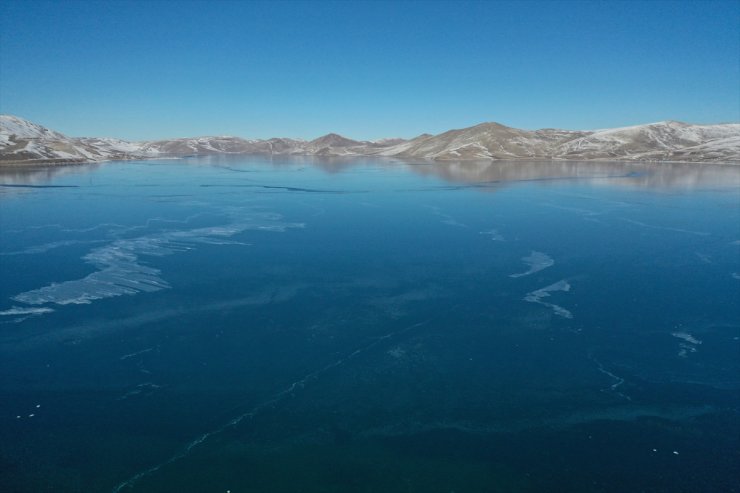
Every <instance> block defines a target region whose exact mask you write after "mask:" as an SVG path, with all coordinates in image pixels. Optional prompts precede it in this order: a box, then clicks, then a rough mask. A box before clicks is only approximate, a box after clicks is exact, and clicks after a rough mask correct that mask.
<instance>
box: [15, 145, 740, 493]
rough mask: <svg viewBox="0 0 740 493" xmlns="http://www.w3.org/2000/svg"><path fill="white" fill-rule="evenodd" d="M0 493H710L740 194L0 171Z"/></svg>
mask: <svg viewBox="0 0 740 493" xmlns="http://www.w3.org/2000/svg"><path fill="white" fill-rule="evenodd" d="M0 233H1V237H0V238H1V239H0V279H2V283H1V284H0V470H2V474H0V489H2V491H8V492H11V491H58V492H77V491H81V492H92V491H110V492H113V491H122V492H126V491H135V492H139V491H141V492H170V491H178V492H191V491H192V492H202V491H216V492H218V491H221V492H225V491H232V492H234V493H237V492H256V491H271V492H295V491H308V492H313V491H322V492H348V491H377V492H410V491H411V492H450V491H457V492H471V491H473V492H495V491H502V492H504V491H524V492H542V491H564V492H565V491H568V492H592V491H593V492H596V491H599V492H625V491H650V492H653V491H654V492H658V491H665V492H675V491H687V492H688V491H690V492H699V491H730V489H731V488H733V487H735V488H736V481H737V465H738V464H740V419H739V418H740V416H739V415H738V409H739V408H740V168H738V167H723V166H713V165H668V164H665V165H641V164H618V163H593V162H592V163H563V162H561V163H534V162H516V163H507V162H501V163H489V162H486V163H476V162H467V163H426V162H419V163H400V162H389V161H381V160H369V159H358V160H342V159H333V160H318V159H298V158H297V159H294V160H290V159H281V160H278V161H270V160H266V159H264V158H258V157H233V158H223V157H214V158H207V157H203V158H189V159H184V160H162V161H147V162H121V163H108V164H103V165H99V166H85V167H65V168H58V169H54V170H51V171H35V172H20V171H14V172H11V171H0Z"/></svg>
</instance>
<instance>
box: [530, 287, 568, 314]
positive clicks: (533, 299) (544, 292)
mask: <svg viewBox="0 0 740 493" xmlns="http://www.w3.org/2000/svg"><path fill="white" fill-rule="evenodd" d="M557 291H565V292H568V291H570V283H569V282H568V281H566V280H565V279H563V280H560V281H558V282H556V283H554V284H550V285H549V286H545V287H544V288H540V289H538V290H536V291H532V292H531V293H527V295H526V296H525V297H524V301H529V302H530V303H538V304H540V305H544V306H546V307H548V308H550V309H552V311H553V312H554V313H555V315H558V316H560V317H563V318H573V314H572V313H571V312H570V311H569V310H566V309H565V308H563V307H562V306H559V305H556V304H554V303H548V302H546V301H542V299H543V298H548V297H550V296H551V295H550V293H552V292H557Z"/></svg>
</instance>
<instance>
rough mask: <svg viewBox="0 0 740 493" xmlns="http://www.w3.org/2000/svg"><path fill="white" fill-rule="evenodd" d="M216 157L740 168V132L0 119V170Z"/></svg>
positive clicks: (725, 128)
mask: <svg viewBox="0 0 740 493" xmlns="http://www.w3.org/2000/svg"><path fill="white" fill-rule="evenodd" d="M213 154H267V155H310V156H387V157H394V158H401V159H403V158H414V159H433V160H440V161H445V160H447V161H462V160H517V159H530V160H532V159H535V160H602V161H603V160H630V161H686V162H727V163H737V164H740V124H737V123H729V124H718V125H692V124H688V123H681V122H674V121H666V122H659V123H651V124H647V125H636V126H632V127H622V128H614V129H605V130H589V131H585V130H584V131H570V130H557V129H541V130H521V129H516V128H511V127H506V126H504V125H501V124H499V123H482V124H480V125H475V126H473V127H469V128H464V129H459V130H450V131H447V132H444V133H441V134H439V135H429V134H423V135H420V136H418V137H416V138H413V139H410V140H404V139H384V140H379V141H374V142H372V141H357V140H352V139H348V138H346V137H343V136H341V135H337V134H328V135H324V136H323V137H319V138H317V139H315V140H311V141H306V140H299V139H287V138H273V139H264V140H247V139H243V138H240V137H230V136H219V137H195V138H185V139H169V140H159V141H149V142H128V141H124V140H119V139H112V138H72V137H67V136H65V135H63V134H60V133H58V132H54V131H52V130H49V129H47V128H45V127H42V126H41V125H37V124H35V123H32V122H29V121H27V120H24V119H22V118H18V117H15V116H10V115H0V164H3V163H5V164H48V163H84V162H98V161H106V160H122V159H147V158H154V157H183V156H191V155H213Z"/></svg>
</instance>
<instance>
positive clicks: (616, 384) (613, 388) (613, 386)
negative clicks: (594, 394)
mask: <svg viewBox="0 0 740 493" xmlns="http://www.w3.org/2000/svg"><path fill="white" fill-rule="evenodd" d="M588 358H589V359H590V360H591V361H593V362H594V363H596V369H597V370H599V371H600V372H601V373H603V374H604V375H606V376H608V377H609V378H611V379H612V380H614V383H613V384H611V385H610V386H609V387H606V388H603V389H601V391H602V392H604V391H606V390H609V391H611V392H614V393H615V394H617V395H618V396H620V397H623V398H625V399H627V400H628V401H632V398H631V397H630V396H628V395H626V394H625V393H623V392H621V391H619V390H617V389H618V388H619V387H621V386H622V384H623V383H624V378H622V377H620V376H618V375H615V374H614V373H612V372H610V371H609V370H607V369H606V368H604V365H602V364H601V362H600V361H599V360H597V359H596V358H595V357H594V356H593V355H589V356H588Z"/></svg>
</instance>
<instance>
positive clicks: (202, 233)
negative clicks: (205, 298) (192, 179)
mask: <svg viewBox="0 0 740 493" xmlns="http://www.w3.org/2000/svg"><path fill="white" fill-rule="evenodd" d="M231 215H232V219H234V221H235V222H233V223H231V224H226V225H221V226H210V227H204V228H196V229H189V230H181V231H166V232H161V233H155V234H151V235H146V236H141V237H139V238H132V239H121V240H117V241H114V242H113V243H111V244H109V245H106V246H103V247H100V248H96V249H94V250H92V251H91V252H90V253H88V254H87V255H85V257H83V259H84V260H85V261H86V262H87V263H89V264H92V265H94V266H95V267H96V268H97V269H98V270H97V271H96V272H93V273H92V274H90V275H88V276H86V277H83V278H82V279H75V280H71V281H65V282H61V283H53V284H50V285H48V286H45V287H42V288H39V289H34V290H31V291H27V292H25V293H21V294H18V295H16V296H14V297H13V298H12V299H13V300H15V301H18V302H21V303H27V304H29V305H40V304H44V303H56V304H58V305H67V304H85V303H90V302H92V301H93V300H98V299H103V298H110V297H114V296H121V295H131V294H136V293H139V292H153V291H159V290H161V289H166V288H169V287H170V285H169V284H168V283H167V282H166V281H165V280H164V279H162V278H161V277H160V271H159V269H156V268H154V267H149V266H147V265H144V264H142V263H141V262H140V260H139V257H140V256H141V255H145V256H153V257H162V256H166V255H172V254H173V253H176V252H180V251H186V250H190V249H192V248H194V246H195V245H197V244H213V245H223V244H233V243H234V242H233V241H231V240H228V238H230V237H232V236H234V235H236V234H238V233H242V232H244V231H247V230H262V231H276V232H281V231H285V230H286V229H288V228H295V227H302V226H303V225H302V224H294V223H285V222H282V221H281V216H279V215H278V214H271V213H247V214H244V213H241V214H240V213H238V211H236V212H235V211H231Z"/></svg>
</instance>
